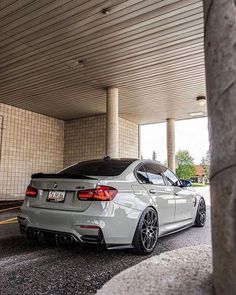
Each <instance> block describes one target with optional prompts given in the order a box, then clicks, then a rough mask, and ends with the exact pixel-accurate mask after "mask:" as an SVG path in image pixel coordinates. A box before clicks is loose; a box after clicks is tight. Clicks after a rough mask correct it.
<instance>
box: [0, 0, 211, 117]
mask: <svg viewBox="0 0 236 295" xmlns="http://www.w3.org/2000/svg"><path fill="white" fill-rule="evenodd" d="M0 19H1V22H0V25H1V27H0V65H1V71H0V102H2V103H6V104H10V105H14V106H17V107H21V108H24V109H27V110H31V111H34V112H37V113H42V114H45V115H49V116H52V117H56V118H60V119H65V120H68V119H73V118H79V117H85V116H90V115H97V114H102V113H104V112H105V98H106V91H105V88H106V87H109V86H115V87H118V88H119V98H120V100H119V101H120V105H119V112H120V116H121V117H124V118H126V119H128V120H131V121H134V122H137V123H153V122H161V121H164V120H165V119H166V118H168V117H172V118H176V119H185V118H190V116H189V113H191V112H199V111H200V112H204V113H205V114H206V107H200V106H199V105H197V103H196V97H197V96H198V95H205V73H204V50H203V12H202V0H145V1H143V0H128V1H125V0H107V1H105V0H91V1H88V0H75V1H74V0H56V1H55V0H41V1H33V0H18V1H16V0H3V1H1V2H0Z"/></svg>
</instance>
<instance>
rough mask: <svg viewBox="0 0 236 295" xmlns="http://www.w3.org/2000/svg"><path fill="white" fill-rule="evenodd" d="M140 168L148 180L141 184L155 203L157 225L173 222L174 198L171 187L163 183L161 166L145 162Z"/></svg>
mask: <svg viewBox="0 0 236 295" xmlns="http://www.w3.org/2000/svg"><path fill="white" fill-rule="evenodd" d="M140 168H141V169H144V170H145V171H146V175H147V178H148V180H147V181H145V183H143V186H144V187H145V189H146V190H147V191H148V194H149V195H150V196H151V197H152V199H153V200H154V201H155V203H156V205H157V210H158V216H159V225H160V226H163V225H165V226H166V225H167V224H171V223H173V222H174V213H175V198H174V195H173V189H172V188H171V187H167V186H166V184H165V181H164V178H163V175H162V170H161V167H160V166H159V165H158V164H155V163H146V164H144V165H143V167H140ZM144 176H145V175H144ZM143 179H145V178H143Z"/></svg>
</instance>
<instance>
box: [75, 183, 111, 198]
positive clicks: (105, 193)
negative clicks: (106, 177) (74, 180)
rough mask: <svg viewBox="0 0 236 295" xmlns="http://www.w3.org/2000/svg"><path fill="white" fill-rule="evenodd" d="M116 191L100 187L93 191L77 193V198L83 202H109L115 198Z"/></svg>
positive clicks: (107, 187)
mask: <svg viewBox="0 0 236 295" xmlns="http://www.w3.org/2000/svg"><path fill="white" fill-rule="evenodd" d="M116 194H117V189H115V188H113V187H110V186H106V185H101V186H97V187H96V188H94V189H87V190H82V191H78V193H77V198H78V199H79V200H83V201H89V200H90V201H111V200H113V199H114V198H115V196H116Z"/></svg>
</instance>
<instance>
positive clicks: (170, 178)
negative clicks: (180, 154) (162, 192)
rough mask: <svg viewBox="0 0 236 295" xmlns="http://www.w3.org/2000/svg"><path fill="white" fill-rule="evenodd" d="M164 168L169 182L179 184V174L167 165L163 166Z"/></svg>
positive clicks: (174, 184)
mask: <svg viewBox="0 0 236 295" xmlns="http://www.w3.org/2000/svg"><path fill="white" fill-rule="evenodd" d="M162 168H163V174H164V175H165V177H166V179H167V182H168V184H169V185H173V186H179V185H180V181H179V179H178V178H177V176H176V175H175V174H174V173H173V172H171V171H170V170H169V169H167V168H166V167H162Z"/></svg>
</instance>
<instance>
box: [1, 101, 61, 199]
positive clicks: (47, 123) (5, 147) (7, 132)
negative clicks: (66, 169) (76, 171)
mask: <svg viewBox="0 0 236 295" xmlns="http://www.w3.org/2000/svg"><path fill="white" fill-rule="evenodd" d="M0 115H1V116H3V118H4V123H3V131H2V147H0V149H1V162H0V199H17V198H22V197H23V196H24V192H25V188H26V186H27V185H28V183H29V180H30V176H31V174H32V173H35V172H55V171H57V170H59V169H61V168H62V167H63V149H64V147H63V142H64V122H63V121H60V120H56V119H53V118H51V117H47V116H43V115H39V114H36V113H33V112H29V111H25V110H22V109H19V108H15V107H11V106H7V105H4V104H0ZM1 123H2V120H1V117H0V130H1V127H2V126H1V125H2V124H1ZM0 138H1V131H0Z"/></svg>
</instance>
